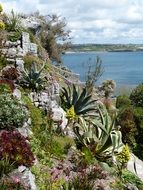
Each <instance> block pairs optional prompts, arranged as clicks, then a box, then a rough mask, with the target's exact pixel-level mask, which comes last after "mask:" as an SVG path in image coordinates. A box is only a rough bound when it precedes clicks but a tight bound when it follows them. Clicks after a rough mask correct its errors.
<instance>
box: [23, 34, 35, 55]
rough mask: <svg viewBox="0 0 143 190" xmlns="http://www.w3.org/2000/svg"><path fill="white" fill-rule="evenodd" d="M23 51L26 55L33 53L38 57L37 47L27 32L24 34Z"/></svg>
mask: <svg viewBox="0 0 143 190" xmlns="http://www.w3.org/2000/svg"><path fill="white" fill-rule="evenodd" d="M22 49H23V50H24V53H25V54H27V53H31V54H33V55H35V56H37V45H36V44H34V43H31V42H30V37H29V33H27V32H23V33H22Z"/></svg>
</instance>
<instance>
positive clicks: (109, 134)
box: [73, 106, 123, 159]
mask: <svg viewBox="0 0 143 190" xmlns="http://www.w3.org/2000/svg"><path fill="white" fill-rule="evenodd" d="M98 112H99V116H97V117H92V118H91V119H90V120H89V119H88V122H87V121H86V120H84V121H82V122H79V123H78V124H77V123H75V125H74V126H73V129H74V132H75V134H76V142H78V145H80V147H83V146H86V147H88V148H89V149H90V150H91V151H92V152H93V153H94V155H95V157H97V158H98V159H101V158H102V159H103V158H107V157H110V156H112V154H113V153H115V152H118V151H119V149H120V148H121V147H122V146H123V143H122V140H121V138H122V136H121V132H120V131H119V129H118V128H117V127H116V126H115V120H113V121H112V119H111V117H110V116H109V114H108V112H107V110H106V109H105V108H104V106H103V108H102V109H101V108H98Z"/></svg>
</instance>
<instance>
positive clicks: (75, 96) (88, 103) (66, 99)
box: [60, 84, 96, 115]
mask: <svg viewBox="0 0 143 190" xmlns="http://www.w3.org/2000/svg"><path fill="white" fill-rule="evenodd" d="M91 96H92V95H91V94H89V93H88V91H87V89H86V88H83V89H82V90H81V89H79V88H77V87H76V86H75V85H74V84H73V86H72V87H69V86H68V88H63V89H62V93H61V96H60V99H61V104H62V107H63V109H64V110H65V111H67V110H69V109H70V108H71V107H72V108H74V112H75V114H76V115H85V114H88V113H89V112H90V111H95V110H96V108H95V104H94V103H95V102H96V100H92V99H91Z"/></svg>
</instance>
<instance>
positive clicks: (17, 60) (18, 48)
mask: <svg viewBox="0 0 143 190" xmlns="http://www.w3.org/2000/svg"><path fill="white" fill-rule="evenodd" d="M1 52H2V54H3V55H5V57H6V58H7V60H8V61H9V63H10V64H16V66H17V67H18V69H19V70H20V71H23V69H24V61H23V57H24V56H25V55H26V54H27V53H30V54H32V55H34V56H37V45H36V44H34V43H31V42H30V37H29V33H27V32H23V33H22V37H21V41H20V40H17V41H16V42H11V41H6V43H5V46H4V48H3V49H2V50H1Z"/></svg>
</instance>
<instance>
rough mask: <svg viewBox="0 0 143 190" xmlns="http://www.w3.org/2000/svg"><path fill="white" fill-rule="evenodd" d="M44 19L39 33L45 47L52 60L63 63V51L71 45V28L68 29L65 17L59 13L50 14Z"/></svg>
mask: <svg viewBox="0 0 143 190" xmlns="http://www.w3.org/2000/svg"><path fill="white" fill-rule="evenodd" d="M42 19H43V20H44V22H43V26H42V30H41V32H40V34H39V37H40V39H41V42H42V45H43V47H44V48H45V49H46V50H47V52H48V53H49V58H50V59H51V60H52V61H56V62H57V63H58V64H59V63H61V62H62V61H61V53H63V52H64V51H65V50H66V49H67V47H69V44H70V43H69V40H70V37H69V33H70V31H69V30H66V26H67V24H66V21H65V18H61V17H60V16H57V15H48V16H44V17H43V18H42Z"/></svg>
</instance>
